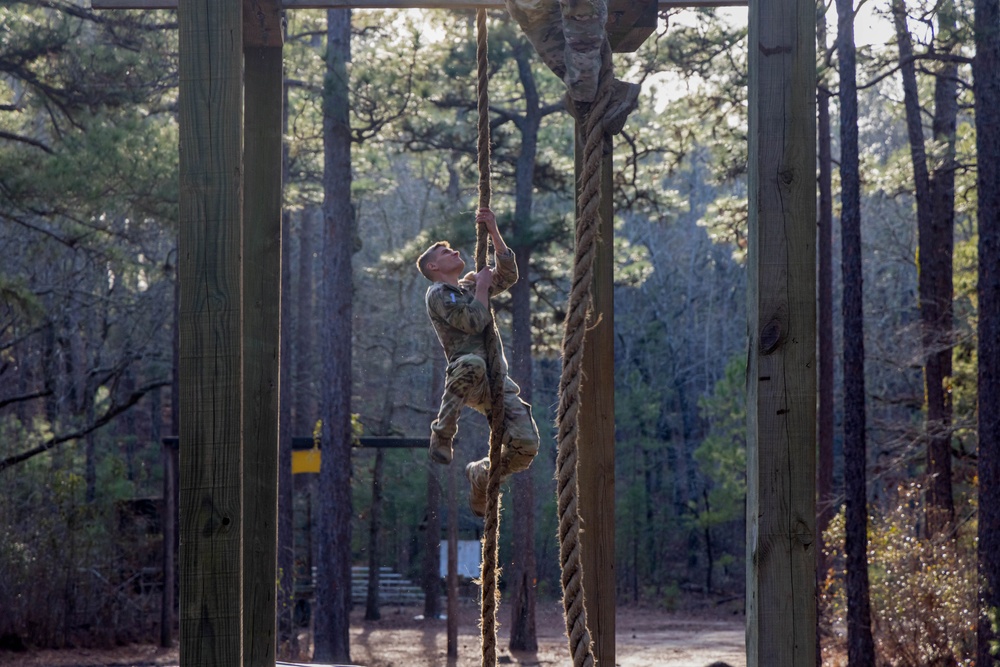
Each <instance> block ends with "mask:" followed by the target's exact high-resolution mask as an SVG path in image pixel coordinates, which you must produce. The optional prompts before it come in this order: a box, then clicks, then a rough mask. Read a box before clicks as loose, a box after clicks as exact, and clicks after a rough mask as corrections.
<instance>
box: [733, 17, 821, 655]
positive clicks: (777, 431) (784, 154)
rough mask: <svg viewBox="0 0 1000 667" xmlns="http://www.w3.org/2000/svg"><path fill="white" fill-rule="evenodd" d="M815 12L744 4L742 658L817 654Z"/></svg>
mask: <svg viewBox="0 0 1000 667" xmlns="http://www.w3.org/2000/svg"><path fill="white" fill-rule="evenodd" d="M815 17H816V14H815V5H814V3H812V2H811V1H809V0H768V1H767V2H757V3H752V4H751V7H750V32H749V44H750V48H749V51H750V63H749V70H750V86H749V89H750V100H749V101H750V106H749V115H750V126H749V150H750V152H749V156H750V160H749V190H750V202H749V207H750V234H749V240H750V245H749V255H748V269H749V271H748V292H747V293H748V319H749V321H748V330H749V332H750V336H751V340H750V349H749V352H748V360H747V363H748V368H747V426H748V429H747V431H748V432H747V486H748V488H747V552H748V558H747V604H746V607H747V665H748V667H765V666H766V667H790V666H792V665H807V664H808V665H811V664H815V660H816V601H815V590H816V579H815V571H814V569H815V564H816V560H815V558H816V557H815V549H816V547H817V540H816V538H815V535H814V533H815V516H816V513H815V492H816V491H815V479H816V474H815V460H816V453H815V447H816V126H815V118H816V108H815V107H816V103H815V90H816V68H815V62H816V61H815V56H816V54H815V43H816V36H815V25H816V18H815Z"/></svg>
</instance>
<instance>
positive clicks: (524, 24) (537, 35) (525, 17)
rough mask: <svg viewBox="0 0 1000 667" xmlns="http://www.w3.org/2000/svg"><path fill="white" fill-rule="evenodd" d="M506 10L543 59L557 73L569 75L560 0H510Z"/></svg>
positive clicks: (560, 75)
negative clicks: (567, 72)
mask: <svg viewBox="0 0 1000 667" xmlns="http://www.w3.org/2000/svg"><path fill="white" fill-rule="evenodd" d="M507 11H508V12H509V13H510V15H511V17H513V19H514V20H515V21H517V24H518V25H519V26H521V32H523V33H524V35H525V36H526V37H527V38H528V41H529V42H531V45H532V46H534V47H535V51H537V52H538V55H539V56H540V57H541V59H542V62H544V63H545V65H546V66H547V67H548V68H549V69H550V70H552V71H553V72H554V73H555V75H556V76H558V77H559V78H560V79H563V78H564V77H565V76H566V61H565V58H566V38H565V36H564V35H563V19H562V10H561V9H560V7H559V2H558V0H507Z"/></svg>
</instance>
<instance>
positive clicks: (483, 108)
mask: <svg viewBox="0 0 1000 667" xmlns="http://www.w3.org/2000/svg"><path fill="white" fill-rule="evenodd" d="M487 37H488V31H487V27H486V10H485V9H479V10H478V11H477V12H476V65H477V72H478V78H477V87H478V92H479V96H478V99H477V108H478V110H479V140H478V144H477V151H478V161H479V208H489V207H490V197H491V194H492V189H491V185H490V178H491V171H490V97H489V51H488V48H487ZM488 241H489V234H488V233H487V231H486V225H485V224H484V223H479V224H478V225H477V227H476V270H477V271H480V270H482V268H483V267H485V266H486V264H487V261H488V252H489V251H488V245H489V244H488ZM495 253H496V248H494V254H495ZM489 313H490V318H489V323H488V324H487V326H486V329H485V330H484V332H483V339H484V340H483V342H484V344H485V346H486V371H487V375H488V377H489V386H490V409H489V410H488V411H487V415H488V417H489V422H490V455H489V456H490V474H489V481H488V483H487V487H486V498H487V501H486V519H485V524H484V526H483V542H482V549H483V552H482V560H481V562H482V566H481V570H480V582H481V586H482V588H481V590H482V618H481V620H480V630H481V632H482V649H483V660H482V664H483V667H495V665H496V664H497V605H498V603H499V599H500V591H499V588H498V586H497V578H498V577H499V575H500V566H499V560H500V559H499V555H498V547H499V542H500V539H499V534H500V480H501V478H502V476H503V473H504V472H505V471H504V470H503V465H502V463H501V456H500V454H501V446H502V443H503V441H504V439H505V437H506V425H505V424H504V420H505V414H504V403H503V397H504V384H505V383H506V373H505V372H504V370H503V364H502V363H501V360H500V354H499V349H500V346H499V340H500V334H499V332H498V331H497V327H496V321H495V318H494V314H493V306H492V304H491V305H490V306H489Z"/></svg>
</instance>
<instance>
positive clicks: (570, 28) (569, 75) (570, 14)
mask: <svg viewBox="0 0 1000 667" xmlns="http://www.w3.org/2000/svg"><path fill="white" fill-rule="evenodd" d="M506 2H507V11H508V12H510V15H511V16H512V17H514V20H515V21H517V23H518V25H520V26H521V30H523V31H524V34H525V35H526V36H527V37H528V40H529V41H530V42H531V44H532V45H533V46H534V47H535V50H536V51H537V52H538V55H539V56H541V58H542V61H543V62H545V64H546V65H547V66H548V67H549V69H551V70H552V71H553V72H555V74H556V76H558V77H559V78H561V79H562V80H563V81H564V82H565V83H566V88H567V90H568V92H569V96H570V97H571V98H572V99H573V100H575V101H577V102H593V101H594V97H595V95H596V94H597V78H598V74H599V73H600V69H601V45H602V44H603V43H604V38H605V32H604V24H605V23H607V20H608V5H607V2H606V0H558V1H557V0H506Z"/></svg>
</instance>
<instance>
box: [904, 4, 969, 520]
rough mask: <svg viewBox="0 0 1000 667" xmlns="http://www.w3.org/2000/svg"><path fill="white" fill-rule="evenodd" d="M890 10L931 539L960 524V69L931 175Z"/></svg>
mask: <svg viewBox="0 0 1000 667" xmlns="http://www.w3.org/2000/svg"><path fill="white" fill-rule="evenodd" d="M892 11H893V23H894V25H895V29H896V41H897V43H898V44H899V64H900V73H901V75H902V79H903V99H904V108H905V110H906V127H907V135H908V137H909V142H910V157H911V160H912V163H913V174H914V185H915V189H916V200H917V231H918V253H917V261H918V266H919V282H918V291H919V299H920V320H921V344H922V346H923V367H924V391H925V397H926V404H927V419H926V429H925V430H926V439H927V475H928V482H927V532H928V534H929V535H936V534H938V533H941V532H943V531H945V530H947V528H948V527H949V526H950V525H951V524H952V522H953V521H954V518H955V503H954V499H953V495H952V484H951V399H950V394H949V392H948V391H947V390H946V385H947V383H948V377H949V376H950V375H951V342H950V341H951V339H952V334H951V327H952V323H951V318H952V308H951V292H952V276H951V271H952V258H951V256H952V248H953V246H954V236H953V233H952V229H953V224H954V217H955V215H954V200H955V125H956V119H957V117H958V97H957V87H956V86H957V81H958V69H957V66H956V65H955V64H953V63H945V64H944V66H943V67H942V68H941V71H940V73H939V75H938V76H937V77H936V82H935V94H934V98H935V105H934V121H933V134H934V138H935V140H936V141H938V142H941V144H942V145H944V146H945V151H944V154H943V155H941V156H940V159H939V164H937V165H936V168H935V169H933V170H932V169H931V168H930V166H929V165H928V160H927V150H926V147H925V142H924V130H923V122H922V110H921V107H920V99H919V91H918V86H917V75H916V67H915V65H914V53H913V44H912V39H911V37H910V32H909V27H908V26H907V22H906V15H907V14H906V3H905V0H893V3H892ZM939 12H940V13H939V17H940V24H941V27H942V31H943V32H946V33H947V35H948V38H950V35H951V31H952V30H953V28H954V22H955V17H954V6H953V5H952V4H951V3H950V2H945V3H943V4H942V6H941V8H940V10H939ZM945 50H946V51H947V47H945Z"/></svg>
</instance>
